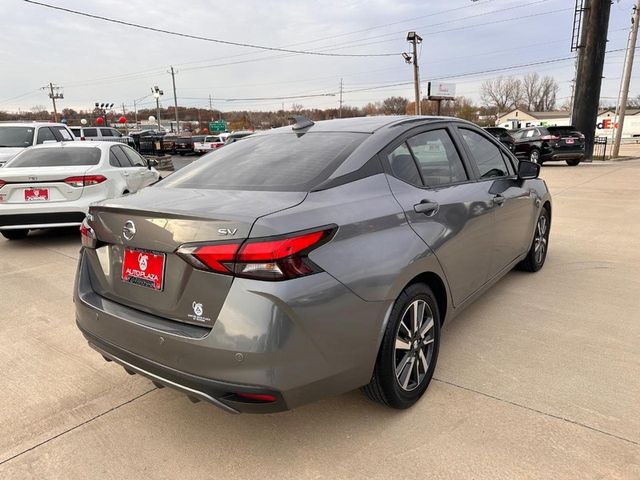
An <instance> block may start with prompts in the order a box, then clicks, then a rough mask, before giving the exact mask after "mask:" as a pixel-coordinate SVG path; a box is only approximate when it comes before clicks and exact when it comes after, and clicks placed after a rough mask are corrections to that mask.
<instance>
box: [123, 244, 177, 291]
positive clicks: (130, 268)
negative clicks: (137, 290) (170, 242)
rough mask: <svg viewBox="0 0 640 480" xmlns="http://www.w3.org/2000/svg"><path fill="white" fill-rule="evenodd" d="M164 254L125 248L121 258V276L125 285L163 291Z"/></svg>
mask: <svg viewBox="0 0 640 480" xmlns="http://www.w3.org/2000/svg"><path fill="white" fill-rule="evenodd" d="M166 259H167V256H166V254H164V253H159V252H151V251H148V250H140V249H134V248H128V247H127V248H125V250H124V254H123V256H122V276H121V279H122V281H123V282H125V283H130V284H132V285H138V286H140V287H146V288H150V289H152V290H156V291H159V292H161V291H162V290H163V289H164V270H165V264H166Z"/></svg>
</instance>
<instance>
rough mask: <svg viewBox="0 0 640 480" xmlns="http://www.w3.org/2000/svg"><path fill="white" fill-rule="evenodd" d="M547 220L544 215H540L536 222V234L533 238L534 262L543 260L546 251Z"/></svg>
mask: <svg viewBox="0 0 640 480" xmlns="http://www.w3.org/2000/svg"><path fill="white" fill-rule="evenodd" d="M548 228H549V222H548V219H547V216H546V215H540V218H538V223H537V224H536V236H535V238H534V239H533V251H534V258H535V260H536V263H538V264H540V263H542V261H543V260H544V256H545V254H546V251H547V240H548V238H547V230H548Z"/></svg>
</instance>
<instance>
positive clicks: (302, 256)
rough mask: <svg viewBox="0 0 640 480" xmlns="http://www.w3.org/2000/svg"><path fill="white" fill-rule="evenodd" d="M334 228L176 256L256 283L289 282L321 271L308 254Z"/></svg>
mask: <svg viewBox="0 0 640 480" xmlns="http://www.w3.org/2000/svg"><path fill="white" fill-rule="evenodd" d="M334 232H335V227H332V228H325V229H322V230H315V231H311V232H304V233H295V234H291V235H286V236H282V237H272V238H265V239H250V240H246V241H244V242H231V243H229V242H224V243H211V244H205V245H184V246H182V247H180V248H179V249H178V250H177V253H178V255H180V256H181V257H182V258H184V259H185V260H186V261H187V262H189V263H190V264H191V265H193V266H194V267H196V268H198V269H201V270H207V271H211V272H216V273H223V274H226V275H235V276H237V277H243V278H253V279H260V280H289V279H292V278H297V277H303V276H305V275H310V274H312V273H316V272H319V271H321V269H320V268H319V267H318V266H317V265H316V264H314V263H313V262H312V261H311V260H309V258H308V254H309V252H311V251H312V250H314V249H316V248H318V247H319V246H321V245H323V244H325V243H326V242H328V241H329V240H330V239H331V237H332V236H333V234H334Z"/></svg>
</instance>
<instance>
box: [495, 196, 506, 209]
mask: <svg viewBox="0 0 640 480" xmlns="http://www.w3.org/2000/svg"><path fill="white" fill-rule="evenodd" d="M504 201H505V198H504V197H503V196H502V195H500V194H497V195H496V196H495V197H493V204H494V205H498V206H500V205H502V204H504Z"/></svg>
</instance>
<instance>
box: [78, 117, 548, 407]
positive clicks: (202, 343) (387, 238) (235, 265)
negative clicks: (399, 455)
mask: <svg viewBox="0 0 640 480" xmlns="http://www.w3.org/2000/svg"><path fill="white" fill-rule="evenodd" d="M538 173H539V166H538V165H536V164H533V163H530V162H526V161H521V162H518V161H517V160H516V158H515V157H514V156H513V155H512V154H511V152H509V150H508V149H507V148H505V147H504V146H503V145H501V144H500V143H499V142H498V141H497V140H496V139H495V138H493V137H492V136H491V135H489V134H488V133H486V132H484V131H483V130H481V129H479V128H478V127H476V126H475V125H473V124H471V123H469V122H466V121H462V120H458V119H453V118H442V117H404V116H401V117H367V118H354V119H340V120H330V121H324V122H317V123H313V122H311V121H309V120H306V119H301V118H299V119H298V120H297V123H296V124H295V125H293V126H292V127H283V128H279V129H275V130H271V131H268V132H262V133H257V134H255V135H252V136H250V137H247V138H246V139H243V140H242V141H241V142H237V143H234V144H232V145H228V146H225V147H224V148H221V149H219V150H217V151H215V152H212V153H210V154H208V155H206V156H205V157H203V158H202V159H200V160H197V161H195V162H194V163H192V164H191V165H189V166H188V167H186V168H184V169H182V170H180V171H179V172H176V173H174V174H173V175H171V176H169V177H168V178H166V179H164V180H162V181H160V182H159V183H158V184H156V185H155V186H153V187H151V188H147V189H145V190H143V191H142V192H140V193H138V194H135V195H130V196H128V197H123V198H121V199H115V200H109V201H106V202H102V203H100V204H98V205H96V206H92V207H91V208H90V211H89V215H88V216H87V220H86V221H85V223H84V224H83V225H82V227H81V232H82V243H83V249H82V252H81V256H80V263H79V267H78V274H77V281H76V287H75V293H74V295H75V304H76V318H77V324H78V327H79V328H80V330H81V331H82V333H83V334H84V335H85V337H86V338H87V340H88V342H89V344H90V345H91V346H92V347H93V348H94V349H96V350H97V351H98V352H100V353H101V354H102V355H103V356H104V358H105V359H106V360H108V361H115V362H116V363H118V364H120V365H122V366H123V367H124V368H125V370H126V371H127V372H129V373H138V374H141V375H143V376H146V377H148V378H150V379H151V380H152V381H153V382H154V383H155V384H156V385H157V386H158V387H161V386H169V387H173V388H176V389H178V390H180V391H182V392H184V393H186V394H187V395H188V396H189V397H190V398H192V399H193V400H206V401H208V402H211V403H213V404H215V405H217V406H218V407H221V408H223V409H224V410H226V411H228V412H274V411H280V410H286V409H290V408H294V407H297V406H299V405H302V404H305V403H307V402H311V401H314V400H317V399H319V398H321V397H326V396H329V395H335V394H339V393H342V392H346V391H348V390H351V389H355V388H358V387H364V391H365V392H366V393H367V395H368V396H369V397H371V398H372V399H374V400H377V401H379V402H382V403H383V404H386V405H388V406H391V407H394V408H407V407H409V406H411V405H412V404H413V403H415V402H416V401H417V400H418V399H419V398H420V396H421V395H422V394H423V393H424V392H425V390H426V388H427V386H428V385H429V382H430V380H431V378H432V376H433V372H434V369H435V366H436V360H437V358H438V346H439V342H440V332H441V326H442V324H443V322H445V321H447V320H449V319H451V318H452V317H454V316H455V315H456V314H458V312H459V311H461V310H462V309H463V308H464V307H465V306H466V305H468V304H469V303H470V302H472V301H473V300H474V299H475V298H477V297H478V295H480V294H481V293H482V292H483V291H485V290H486V289H487V288H489V287H490V286H491V285H492V284H493V283H495V282H496V281H497V280H498V279H499V278H501V277H502V276H503V275H505V274H506V273H507V272H509V271H510V270H511V269H512V268H513V267H519V268H521V269H524V270H527V271H531V272H533V271H537V270H539V269H540V268H541V267H542V265H543V264H544V261H545V257H546V254H547V246H548V238H549V227H550V222H551V212H552V209H551V198H550V195H549V192H548V191H547V187H546V185H545V183H544V181H543V180H541V179H538V178H537V177H538Z"/></svg>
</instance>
